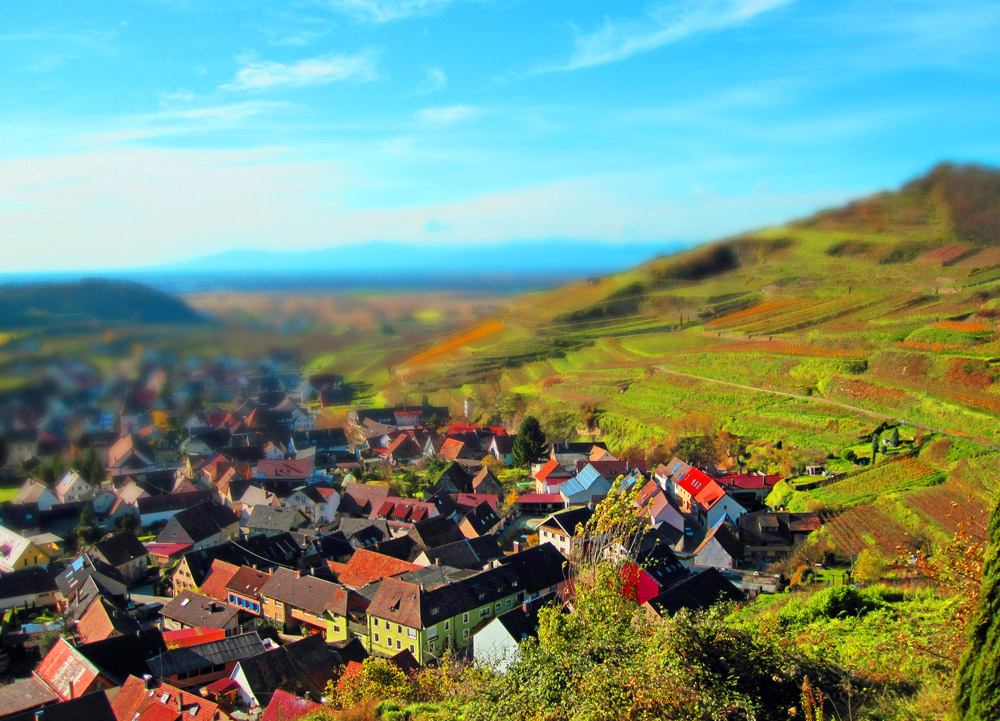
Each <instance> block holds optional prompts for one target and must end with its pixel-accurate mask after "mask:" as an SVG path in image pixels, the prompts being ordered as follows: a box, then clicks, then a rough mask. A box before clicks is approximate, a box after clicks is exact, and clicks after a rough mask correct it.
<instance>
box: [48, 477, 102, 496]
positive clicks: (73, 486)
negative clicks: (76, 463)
mask: <svg viewBox="0 0 1000 721" xmlns="http://www.w3.org/2000/svg"><path fill="white" fill-rule="evenodd" d="M52 490H53V492H54V493H55V494H56V498H58V499H59V502H60V503H82V502H84V501H89V500H91V499H92V498H93V497H94V487H93V486H91V485H90V484H89V483H88V482H87V481H85V480H84V479H83V478H82V477H81V476H80V474H79V473H77V472H76V471H67V472H66V473H65V474H64V475H63V477H62V478H61V479H60V480H59V482H58V483H56V485H55V488H53V489H52Z"/></svg>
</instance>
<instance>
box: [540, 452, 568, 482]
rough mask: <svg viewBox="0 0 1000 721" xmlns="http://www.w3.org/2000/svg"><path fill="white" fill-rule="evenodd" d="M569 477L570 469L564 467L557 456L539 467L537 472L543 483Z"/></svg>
mask: <svg viewBox="0 0 1000 721" xmlns="http://www.w3.org/2000/svg"><path fill="white" fill-rule="evenodd" d="M569 477H570V473H569V471H567V470H566V469H565V468H563V467H562V464H560V463H559V461H557V460H556V459H555V458H550V459H549V460H548V461H546V462H545V465H543V466H542V467H541V468H539V469H538V472H537V473H536V474H535V478H537V479H538V480H539V481H542V482H543V483H546V482H549V481H556V480H561V479H566V478H569Z"/></svg>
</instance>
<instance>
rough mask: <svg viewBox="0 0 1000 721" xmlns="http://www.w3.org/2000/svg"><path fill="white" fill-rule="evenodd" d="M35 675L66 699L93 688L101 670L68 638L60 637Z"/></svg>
mask: <svg viewBox="0 0 1000 721" xmlns="http://www.w3.org/2000/svg"><path fill="white" fill-rule="evenodd" d="M35 675H36V676H37V677H38V678H40V679H41V680H42V681H44V682H45V683H46V684H47V685H48V687H49V688H50V689H52V690H53V691H55V692H56V693H57V694H59V698H61V699H63V700H66V699H70V698H73V697H75V696H79V695H81V694H84V693H86V692H87V691H89V690H90V689H92V688H93V687H94V685H95V684H96V683H98V681H99V677H100V675H101V671H100V669H98V668H97V666H95V665H94V664H93V663H91V662H90V661H89V660H87V658H86V657H85V656H84V655H83V654H82V653H80V652H79V651H78V650H77V649H75V648H73V647H72V646H70V645H69V643H68V642H67V641H66V639H64V638H60V639H59V640H58V641H56V643H55V645H54V646H53V647H52V648H51V649H50V650H49V652H48V653H47V654H45V658H43V659H42V661H41V663H39V664H38V668H36V669H35ZM109 685H110V684H109Z"/></svg>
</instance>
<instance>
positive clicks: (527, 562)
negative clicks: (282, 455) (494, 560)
mask: <svg viewBox="0 0 1000 721" xmlns="http://www.w3.org/2000/svg"><path fill="white" fill-rule="evenodd" d="M500 563H502V564H503V565H505V566H512V567H513V568H515V569H517V572H518V574H520V576H521V579H522V580H523V581H524V589H525V591H527V592H528V593H539V592H540V591H542V590H544V589H546V588H549V587H550V586H556V585H558V584H560V583H562V582H563V581H565V580H566V571H565V570H564V568H563V567H564V565H565V563H566V557H565V556H563V555H562V553H560V552H559V549H558V548H556V547H555V546H553V545H552V544H551V543H548V542H546V543H542V544H540V545H538V546H532V547H531V548H527V549H525V550H523V551H521V552H520V553H515V554H513V555H511V556H506V557H504V558H501V559H500Z"/></svg>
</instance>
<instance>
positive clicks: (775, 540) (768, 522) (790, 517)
mask: <svg viewBox="0 0 1000 721" xmlns="http://www.w3.org/2000/svg"><path fill="white" fill-rule="evenodd" d="M818 523H819V516H818V515H817V514H815V513H789V512H788V511H772V512H768V511H756V512H754V513H744V514H743V515H742V516H740V518H739V527H740V540H742V541H743V543H744V544H746V545H748V546H787V545H790V544H791V543H792V540H793V536H794V534H795V533H808V532H811V531H814V530H816V528H818Z"/></svg>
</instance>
